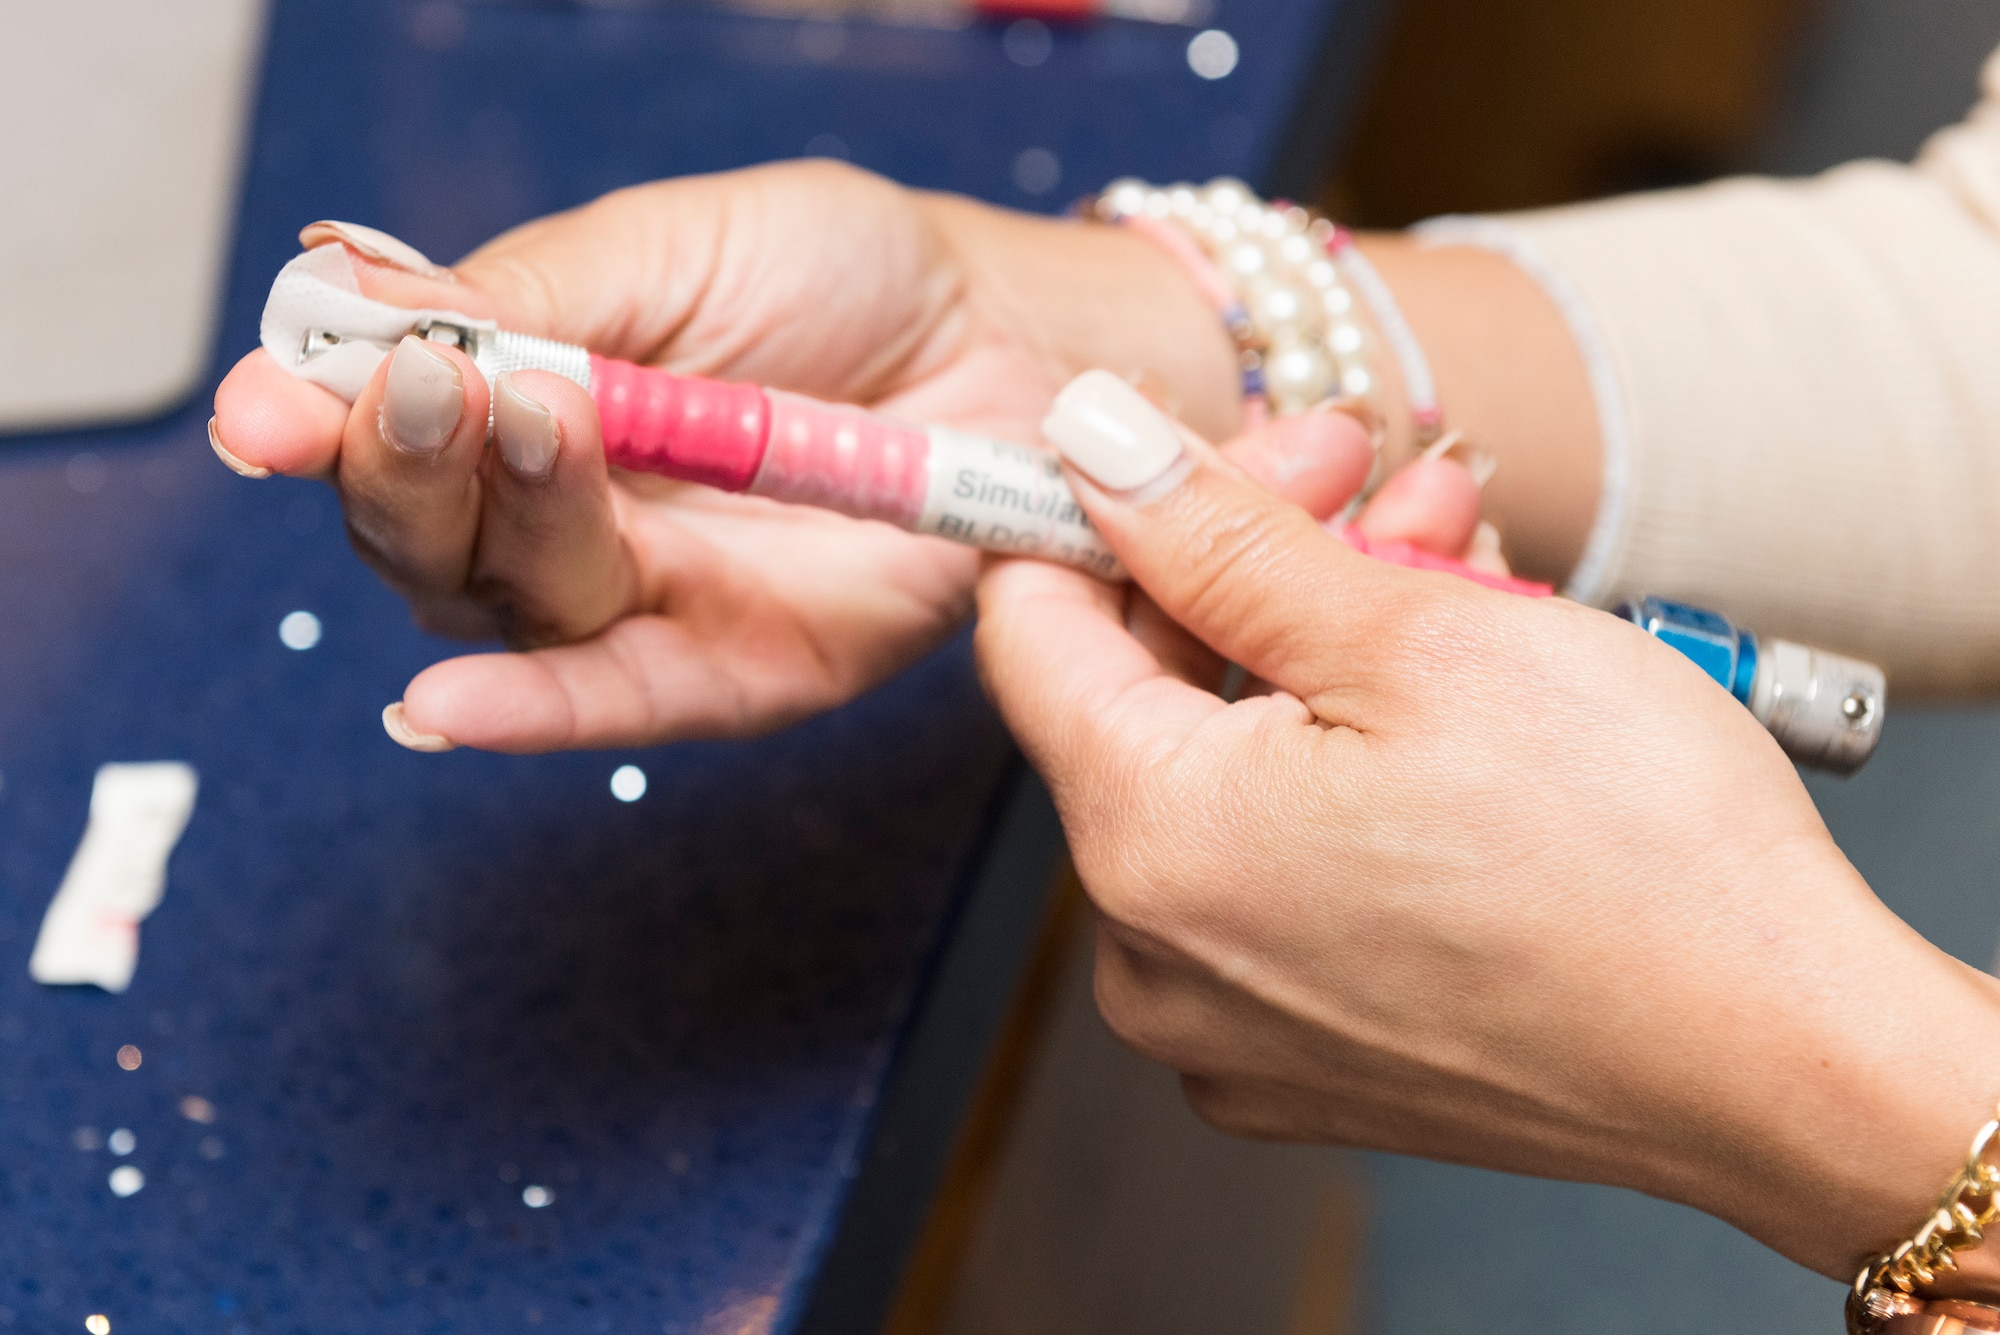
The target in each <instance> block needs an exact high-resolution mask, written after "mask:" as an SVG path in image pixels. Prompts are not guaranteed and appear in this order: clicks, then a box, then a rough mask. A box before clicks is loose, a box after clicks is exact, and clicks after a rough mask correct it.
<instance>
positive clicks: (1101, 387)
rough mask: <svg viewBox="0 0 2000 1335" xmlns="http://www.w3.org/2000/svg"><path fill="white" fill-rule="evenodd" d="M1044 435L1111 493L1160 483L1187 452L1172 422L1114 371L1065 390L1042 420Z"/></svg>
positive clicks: (1087, 375) (1092, 374)
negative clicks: (1183, 450) (1160, 479)
mask: <svg viewBox="0 0 2000 1335" xmlns="http://www.w3.org/2000/svg"><path fill="white" fill-rule="evenodd" d="M1042 434H1043V435H1044V436H1046V437H1047V438H1048V441H1049V443H1050V444H1051V445H1054V446H1055V447H1056V448H1057V449H1058V450H1060V451H1061V452H1062V456H1063V458H1065V459H1067V460H1069V462H1070V463H1071V464H1073V465H1075V467H1076V468H1077V470H1078V471H1080V472H1081V473H1083V474H1084V475H1085V476H1086V477H1088V478H1089V479H1090V480H1091V481H1092V482H1095V483H1096V484H1097V485H1098V486H1100V487H1103V488H1104V489H1105V490H1107V491H1131V490H1133V489H1135V488H1137V487H1143V486H1145V485H1146V484H1147V483H1149V482H1154V481H1157V480H1158V479H1159V478H1160V477H1162V476H1163V475H1165V473H1166V471H1167V470H1168V469H1170V468H1172V467H1173V466H1174V465H1175V464H1176V463H1177V462H1179V460H1180V457H1181V452H1182V449H1183V448H1184V446H1183V443H1182V440H1181V433H1180V428H1178V427H1177V426H1175V425H1174V423H1173V421H1172V419H1170V418H1169V417H1167V415H1166V414H1165V413H1162V412H1161V411H1160V410H1159V409H1158V408H1155V407H1154V406H1153V405H1152V404H1151V403H1148V402H1147V401H1146V397H1145V396H1144V395H1143V394H1141V393H1139V391H1138V390H1136V389H1134V388H1132V386H1130V385H1128V384H1126V383H1125V382H1124V381H1123V380H1120V379H1119V378H1118V377H1117V376H1115V375H1113V374H1111V373H1110V372H1109V371H1085V372H1084V373H1083V374H1082V375H1080V376H1078V377H1077V378H1076V379H1074V380H1072V381H1070V382H1069V384H1067V385H1065V386H1063V391H1062V393H1060V394H1058V395H1056V401H1055V405H1054V406H1053V407H1052V408H1050V409H1049V415H1048V416H1047V417H1045V418H1043V419H1042Z"/></svg>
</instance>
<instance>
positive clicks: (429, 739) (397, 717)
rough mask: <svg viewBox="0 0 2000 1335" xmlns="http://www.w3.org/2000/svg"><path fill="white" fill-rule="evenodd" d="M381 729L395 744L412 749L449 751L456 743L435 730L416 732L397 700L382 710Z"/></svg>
mask: <svg viewBox="0 0 2000 1335" xmlns="http://www.w3.org/2000/svg"><path fill="white" fill-rule="evenodd" d="M382 730H383V731H384V732H386V733H388V734H389V736H390V737H391V738H392V739H393V740H394V741H395V743H396V745H398V746H403V747H408V748H409V749H410V750H412V751H429V752H436V751H451V750H454V749H456V748H457V746H458V743H457V742H454V741H452V739H451V738H449V737H445V736H441V735H439V734H438V733H435V732H418V731H417V730H416V729H415V728H412V727H411V726H410V721H409V720H408V719H407V718H405V717H403V702H402V701H401V700H398V701H397V702H396V703H395V704H393V705H390V706H389V707H388V708H387V709H384V710H383V711H382Z"/></svg>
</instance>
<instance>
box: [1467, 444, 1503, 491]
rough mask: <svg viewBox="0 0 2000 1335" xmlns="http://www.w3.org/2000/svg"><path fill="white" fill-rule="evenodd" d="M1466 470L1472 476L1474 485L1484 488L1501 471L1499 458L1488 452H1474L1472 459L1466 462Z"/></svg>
mask: <svg viewBox="0 0 2000 1335" xmlns="http://www.w3.org/2000/svg"><path fill="white" fill-rule="evenodd" d="M1465 470H1466V471H1467V472H1468V473H1471V474H1472V481H1473V483H1474V485H1476V486H1480V487H1484V486H1485V485H1486V484H1487V483H1489V482H1491V481H1492V480H1493V475H1494V474H1495V473H1497V472H1499V471H1500V459H1499V456H1497V455H1494V454H1492V453H1489V452H1488V451H1486V450H1474V451H1473V452H1472V457H1471V458H1470V459H1467V460H1466V461H1465Z"/></svg>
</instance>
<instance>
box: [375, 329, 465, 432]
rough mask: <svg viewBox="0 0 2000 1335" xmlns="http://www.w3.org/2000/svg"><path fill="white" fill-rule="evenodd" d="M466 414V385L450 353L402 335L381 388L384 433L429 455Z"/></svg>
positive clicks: (412, 336) (415, 338)
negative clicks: (461, 379) (447, 353)
mask: <svg viewBox="0 0 2000 1335" xmlns="http://www.w3.org/2000/svg"><path fill="white" fill-rule="evenodd" d="M464 415H465V385H464V383H463V382H461V381H460V380H459V378H458V367H457V366H456V365H455V364H453V362H452V360H451V358H449V357H447V356H445V355H444V354H443V353H441V352H438V351H435V350H434V349H432V348H430V347H429V346H427V345H426V344H425V343H424V341H423V340H422V339H420V338H417V337H415V336H414V335H406V336H405V337H404V339H403V341H402V342H401V343H398V344H397V345H396V355H395V356H393V357H391V358H390V359H389V380H388V384H387V385H386V386H385V388H384V390H383V393H382V413H381V419H380V420H381V425H382V437H383V439H385V440H387V441H388V442H389V443H390V444H391V445H394V446H395V447H396V448H397V449H399V450H401V451H402V452H403V453H404V454H414V455H416V456H418V457H419V458H427V457H429V456H430V455H433V454H436V453H437V452H438V451H439V450H441V449H443V448H444V445H445V442H446V441H448V440H450V439H451V433H452V432H454V431H456V430H457V429H458V419H459V418H460V417H462V416H464Z"/></svg>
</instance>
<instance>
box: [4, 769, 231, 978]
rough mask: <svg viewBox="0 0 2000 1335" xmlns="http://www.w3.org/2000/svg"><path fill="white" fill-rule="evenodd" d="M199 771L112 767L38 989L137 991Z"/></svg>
mask: <svg viewBox="0 0 2000 1335" xmlns="http://www.w3.org/2000/svg"><path fill="white" fill-rule="evenodd" d="M195 788H196V779H195V772H194V770H193V768H192V767H191V766H188V765H183V764H181V763H180V762H178V761H171V760H169V761H160V762H156V763H150V764H142V765H104V766H102V767H100V768H99V769H98V771H97V782H96V785H95V786H94V787H93V788H92V789H91V792H90V820H89V823H88V824H86V825H85V826H84V829H83V842H82V843H80V844H78V845H77V848H76V856H75V857H73V858H71V859H70V864H69V871H68V872H66V873H64V875H63V880H62V885H61V886H59V887H58V888H57V889H56V897H55V898H54V899H52V900H50V901H49V911H48V912H47V913H46V914H44V915H43V916H42V930H41V934H40V935H39V936H37V937H36V938H35V953H34V954H33V955H32V956H30V957H29V959H28V974H29V976H30V977H32V978H33V979H34V980H35V981H36V982H38V983H95V984H97V985H98V986H99V987H101V988H103V989H104V990H105V991H107V992H123V991H124V990H125V989H126V988H128V987H130V986H131V985H132V971H133V970H134V969H136V968H138V966H139V924H140V923H142V922H144V921H145V920H146V915H147V914H149V913H151V912H152V911H153V909H154V908H155V907H156V906H158V904H159V902H160V897H161V896H162V895H163V894H165V893H166V889H167V858H168V857H169V856H171V855H172V853H173V851H174V845H175V844H176V843H178V842H179V841H180V837H181V831H182V830H185V829H186V828H187V823H188V818H189V817H190V816H192V815H193V814H194V795H195Z"/></svg>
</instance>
